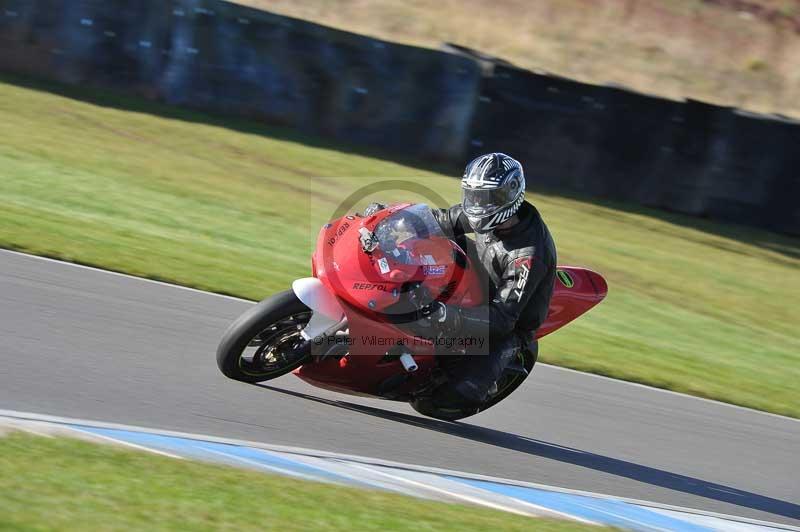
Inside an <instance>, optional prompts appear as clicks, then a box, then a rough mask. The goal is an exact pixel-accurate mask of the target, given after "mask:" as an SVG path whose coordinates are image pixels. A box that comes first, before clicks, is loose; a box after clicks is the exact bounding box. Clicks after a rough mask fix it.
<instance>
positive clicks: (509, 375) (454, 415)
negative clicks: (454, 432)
mask: <svg viewBox="0 0 800 532" xmlns="http://www.w3.org/2000/svg"><path fill="white" fill-rule="evenodd" d="M538 354H539V353H538V348H535V350H531V349H528V348H526V349H522V350H521V351H520V352H519V353H518V354H517V357H518V359H517V362H519V363H520V365H521V366H522V367H524V368H525V370H526V371H527V372H528V374H530V372H531V371H533V366H534V364H536V360H537V358H538ZM527 377H528V375H525V374H524V373H517V372H511V371H506V372H505V373H503V375H502V376H501V377H500V380H499V381H498V383H497V393H495V394H494V395H493V396H491V397H489V398H488V399H487V400H486V402H484V403H483V404H482V405H480V406H479V407H474V406H473V407H464V408H441V407H438V406H436V405H435V404H434V403H433V401H431V399H430V398H429V397H425V398H418V399H415V400H413V401H410V402H409V404H410V405H411V408H413V409H414V410H416V411H417V412H419V413H420V414H422V415H423V416H428V417H432V418H435V419H441V420H443V421H456V420H459V419H464V418H465V417H469V416H474V415H475V414H477V413H479V412H483V411H484V410H487V409H489V408H491V407H493V406H494V405H496V404H497V403H499V402H500V401H502V400H503V399H505V398H506V397H508V396H509V395H511V394H512V393H513V392H514V390H516V389H517V388H519V386H520V385H521V384H522V383H523V381H525V379H526V378H527Z"/></svg>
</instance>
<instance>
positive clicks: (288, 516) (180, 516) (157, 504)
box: [0, 433, 596, 532]
mask: <svg viewBox="0 0 800 532" xmlns="http://www.w3.org/2000/svg"><path fill="white" fill-rule="evenodd" d="M0 493H2V494H3V496H2V497H0V529H2V530H31V531H33V530H64V531H67V530H109V531H111V530H281V531H283V530H414V531H417V530H459V531H461V530H530V529H531V528H534V527H535V528H536V529H537V530H545V531H564V532H567V531H580V530H596V527H589V526H587V525H579V524H574V523H571V522H567V521H555V520H549V519H537V520H536V521H535V523H532V522H531V518H526V517H523V516H518V515H514V514H510V513H505V512H500V511H495V510H489V509H484V508H479V507H474V506H463V505H455V504H444V503H437V502H431V501H425V500H418V499H414V498H411V497H406V496H402V495H395V494H391V493H386V492H381V491H367V490H359V489H354V488H347V487H341V486H334V485H330V484H320V483H316V482H307V481H301V480H294V479H289V478H284V477H278V476H271V475H265V474H262V473H257V472H252V471H244V470H239V469H234V468H231V467H224V466H217V465H210V464H204V463H199V462H191V461H183V460H175V459H171V458H164V457H160V456H153V455H150V454H146V453H142V452H135V451H128V450H120V449H118V448H115V447H111V446H106V445H96V444H91V443H86V442H81V441H77V440H72V439H68V438H42V437H36V436H29V435H24V434H22V433H12V434H11V435H9V436H7V437H3V438H0Z"/></svg>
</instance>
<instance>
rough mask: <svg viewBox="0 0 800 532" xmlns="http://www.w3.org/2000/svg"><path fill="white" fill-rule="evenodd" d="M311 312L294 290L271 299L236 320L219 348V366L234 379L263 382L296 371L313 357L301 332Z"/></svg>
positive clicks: (226, 332)
mask: <svg viewBox="0 0 800 532" xmlns="http://www.w3.org/2000/svg"><path fill="white" fill-rule="evenodd" d="M311 314H312V312H311V309H309V308H308V307H307V306H305V305H304V304H303V303H302V302H301V301H300V300H299V299H297V296H296V295H295V294H294V292H293V291H291V290H287V291H285V292H281V293H279V294H275V295H274V296H272V297H270V298H267V299H265V300H263V301H261V302H260V303H258V304H257V305H255V306H253V307H252V308H250V309H248V310H247V312H245V313H244V314H242V315H241V316H239V318H237V319H236V321H234V322H233V323H232V324H231V325H230V327H228V330H227V331H225V334H223V336H222V340H221V341H220V343H219V347H218V348H217V366H218V367H219V369H220V371H221V372H222V373H223V374H224V375H225V376H226V377H229V378H231V379H234V380H237V381H242V382H250V383H254V382H263V381H268V380H270V379H275V378H277V377H280V376H282V375H286V374H287V373H290V372H291V371H294V370H295V369H297V368H298V367H300V366H302V365H303V364H305V363H306V362H307V361H308V360H309V359H310V357H311V355H310V350H308V349H298V347H301V346H302V345H303V344H304V342H305V341H304V340H303V338H302V337H301V336H300V332H301V331H302V330H303V328H304V327H305V326H306V325H307V324H308V321H309V320H310V319H311Z"/></svg>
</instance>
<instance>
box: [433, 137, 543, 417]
mask: <svg viewBox="0 0 800 532" xmlns="http://www.w3.org/2000/svg"><path fill="white" fill-rule="evenodd" d="M461 189H462V201H461V203H460V204H457V205H454V206H452V207H450V208H449V209H442V210H434V214H435V215H436V217H437V219H438V221H439V224H440V225H441V226H442V229H443V230H444V232H445V233H446V234H447V235H448V236H450V237H451V238H454V239H455V240H456V241H458V242H460V243H461V244H463V245H464V246H465V247H466V248H467V249H468V251H469V254H470V255H471V256H472V257H473V258H475V259H476V260H477V264H478V265H479V267H478V270H479V271H480V273H481V274H482V277H483V279H484V280H485V285H486V286H488V289H489V304H488V305H484V306H480V307H472V308H467V307H457V306H453V305H448V304H444V303H441V302H436V303H434V304H433V305H432V306H431V308H430V315H429V316H428V319H429V320H431V322H432V323H433V324H438V325H439V326H440V327H442V329H443V330H446V331H447V332H448V333H450V334H454V335H456V336H465V335H470V336H476V333H477V335H482V336H485V337H486V338H487V339H488V348H486V349H484V350H483V351H482V353H481V354H484V355H488V356H473V357H469V362H468V363H466V364H465V365H463V366H462V367H461V368H460V374H458V375H455V376H454V378H453V379H452V381H451V382H452V384H451V385H450V386H448V387H444V388H443V389H442V390H441V391H440V393H439V394H438V399H437V402H440V403H442V404H444V403H450V402H453V403H458V402H468V403H470V404H476V405H477V404H481V403H483V402H484V401H485V400H486V399H487V397H488V395H490V394H491V393H493V392H494V391H495V390H496V386H495V384H496V381H497V380H498V378H499V377H500V375H501V374H502V372H503V370H504V369H505V368H506V367H508V365H509V364H510V363H511V362H512V361H513V360H514V359H515V358H516V356H517V354H518V353H519V352H520V350H521V349H523V347H525V346H526V345H527V346H528V347H529V348H530V349H532V350H533V352H534V355H536V354H537V344H536V342H535V340H534V335H535V332H536V329H538V328H539V326H540V325H541V324H542V322H543V321H544V319H545V317H546V316H547V311H548V308H549V306H550V297H551V295H552V293H553V283H554V281H555V275H556V248H555V244H554V243H553V238H552V237H551V236H550V232H549V231H548V229H547V226H546V225H545V223H544V221H543V220H542V217H541V216H540V214H539V212H538V211H537V210H536V208H535V207H534V206H533V205H531V204H530V203H528V202H526V201H525V174H524V173H523V171H522V165H521V164H520V163H519V162H518V161H517V160H515V159H513V158H511V157H509V156H508V155H505V154H503V153H489V154H486V155H481V156H480V157H478V158H476V159H474V160H473V161H472V162H470V163H469V164H468V165H467V167H466V170H465V171H464V177H463V178H462V180H461ZM466 233H475V240H474V242H473V241H472V240H471V239H467V238H465V237H464V235H465V234H466ZM481 331H482V332H481Z"/></svg>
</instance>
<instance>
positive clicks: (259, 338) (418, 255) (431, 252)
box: [217, 203, 608, 420]
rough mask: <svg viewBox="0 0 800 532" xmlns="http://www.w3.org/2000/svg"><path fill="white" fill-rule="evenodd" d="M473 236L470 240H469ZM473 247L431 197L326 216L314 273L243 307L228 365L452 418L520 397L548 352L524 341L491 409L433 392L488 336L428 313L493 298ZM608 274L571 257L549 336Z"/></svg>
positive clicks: (224, 363) (231, 335) (584, 307)
mask: <svg viewBox="0 0 800 532" xmlns="http://www.w3.org/2000/svg"><path fill="white" fill-rule="evenodd" d="M462 244H463V242H462ZM466 247H467V246H459V245H458V243H457V242H455V241H453V240H451V239H449V238H448V237H447V236H446V235H445V234H444V233H443V232H442V229H441V227H440V226H439V224H438V223H437V221H436V219H435V218H434V216H433V214H432V213H431V211H430V208H429V207H428V206H427V205H424V204H409V203H404V204H398V205H392V206H390V207H388V208H385V209H383V210H381V211H378V212H377V213H375V214H373V215H371V216H367V217H363V216H360V215H358V214H356V215H349V216H344V217H342V218H339V219H338V220H335V221H333V222H331V223H328V224H326V225H325V226H324V227H323V228H322V229H321V230H320V233H319V237H318V239H317V245H316V250H315V251H314V254H313V255H312V257H311V271H312V276H313V277H309V278H304V279H298V280H296V281H294V283H292V289H291V290H287V291H285V292H281V293H279V294H276V295H274V296H272V297H269V298H267V299H265V300H263V301H261V302H260V303H258V304H257V305H255V306H254V307H252V308H250V309H249V310H248V311H247V312H245V313H244V314H242V315H241V316H240V317H239V318H238V319H237V320H236V321H235V322H234V323H233V324H231V326H230V327H229V328H228V330H227V331H226V332H225V334H224V336H223V338H222V340H221V342H220V345H219V348H218V349H217V365H218V366H219V369H220V370H221V371H222V373H223V374H225V375H226V376H228V377H230V378H231V379H235V380H239V381H244V382H251V383H253V382H262V381H266V380H270V379H274V378H276V377H280V376H281V375H285V374H286V373H289V372H294V373H295V375H297V376H298V377H300V378H301V379H303V380H305V381H306V382H308V383H310V384H313V385H314V386H318V387H320V388H325V389H328V390H334V391H337V392H342V393H346V394H352V395H362V396H369V397H377V398H382V399H389V400H395V401H404V402H408V403H410V404H411V406H412V407H413V408H414V409H415V410H417V411H418V412H420V413H422V414H424V415H426V416H430V417H434V418H438V419H446V420H455V419H460V418H464V417H467V416H471V415H474V414H476V413H478V412H479V411H483V410H486V409H487V408H489V407H491V406H493V405H495V404H497V403H499V402H500V401H502V400H503V399H505V398H506V397H508V396H509V395H510V394H511V393H512V392H513V391H514V390H515V389H516V388H517V387H518V386H519V385H520V384H522V382H523V381H524V380H525V378H526V377H527V376H528V374H529V373H530V372H531V370H532V369H533V365H534V363H535V362H536V350H534V349H523V350H521V352H520V353H519V355H518V358H517V360H516V361H515V362H514V363H512V364H511V365H509V367H508V368H507V369H506V370H505V372H504V373H503V375H502V376H501V377H500V379H499V380H498V381H497V383H496V386H494V387H493V388H492V390H491V392H490V395H489V397H488V399H487V400H486V402H485V403H484V404H483V405H481V406H480V407H472V406H464V407H463V408H460V409H454V408H452V407H451V408H447V409H444V408H439V407H438V406H437V405H436V404H435V403H434V402H433V401H432V399H431V397H432V392H433V390H435V389H436V388H437V387H439V386H441V385H443V384H444V383H445V382H446V381H447V379H448V374H449V369H450V368H452V367H453V366H454V365H457V364H459V362H461V361H463V357H464V356H468V355H467V352H468V351H469V349H470V344H471V343H472V342H478V341H479V339H477V338H469V337H463V338H452V337H447V336H446V335H443V334H441V333H437V332H436V330H435V328H433V327H431V325H430V322H429V320H425V319H420V310H424V309H425V308H427V305H429V304H430V303H431V302H432V301H434V300H438V301H442V302H446V303H450V304H454V305H460V306H463V307H470V306H475V305H481V304H484V303H485V302H486V290H485V289H484V287H485V286H486V285H485V281H484V280H483V278H482V276H481V273H480V272H479V271H477V270H476V269H475V267H474V266H473V264H476V263H477V261H475V260H471V259H470V257H469V256H468V253H467V252H465V251H464V248H466ZM607 291H608V286H607V284H606V282H605V280H604V279H603V277H602V276H600V275H599V274H597V273H595V272H593V271H590V270H587V269H584V268H576V267H569V266H563V267H559V268H558V271H557V281H556V283H555V288H554V291H553V297H552V300H551V302H550V310H549V313H548V316H547V319H546V320H545V322H544V324H542V326H541V327H540V328H539V329H538V331H537V333H536V337H537V338H541V337H543V336H545V335H547V334H550V333H551V332H553V331H555V330H556V329H559V328H561V327H563V326H564V325H566V324H567V323H569V322H570V321H572V320H574V319H575V318H577V317H578V316H580V315H581V314H583V313H585V312H586V311H588V310H589V309H590V308H592V307H594V306H595V305H597V304H598V303H599V302H600V301H602V300H603V298H604V297H605V296H606V293H607Z"/></svg>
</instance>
